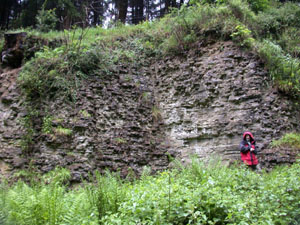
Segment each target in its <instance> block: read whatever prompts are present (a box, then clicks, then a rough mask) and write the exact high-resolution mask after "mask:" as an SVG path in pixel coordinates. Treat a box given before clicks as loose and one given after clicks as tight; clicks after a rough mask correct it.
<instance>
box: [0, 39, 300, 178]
mask: <svg viewBox="0 0 300 225" xmlns="http://www.w3.org/2000/svg"><path fill="white" fill-rule="evenodd" d="M18 71H19V70H14V71H10V72H6V73H2V74H1V75H0V79H1V87H0V124H1V126H0V167H1V168H0V171H1V174H9V173H11V172H13V171H14V169H20V168H27V167H28V166H29V165H31V166H34V168H36V169H37V170H39V171H42V172H47V171H49V170H51V169H53V168H54V167H55V166H63V167H66V168H68V169H70V170H71V173H72V177H73V181H80V179H81V178H86V177H87V176H88V173H89V172H93V171H94V170H100V171H104V170H105V169H109V170H112V171H120V173H121V175H122V176H126V175H128V173H129V172H130V171H131V170H132V171H133V172H135V173H137V174H139V173H141V171H142V169H143V167H144V166H150V167H151V168H152V170H153V171H158V170H162V169H165V168H167V166H168V164H169V159H168V157H169V155H171V156H173V157H175V156H177V157H179V158H180V159H182V160H183V161H188V160H189V157H190V156H191V155H193V154H196V155H198V156H199V157H201V158H209V157H210V156H211V155H212V154H220V155H221V156H222V157H224V158H225V159H226V158H228V159H237V158H239V150H238V145H239V143H240V141H241V136H242V133H243V132H244V131H246V130H247V131H251V132H253V134H254V136H255V137H256V140H257V144H258V146H259V147H260V155H263V153H264V151H265V149H266V148H267V146H268V145H269V143H270V141H271V140H272V139H273V138H279V137H280V135H282V134H283V133H285V132H288V131H293V130H299V124H298V122H299V118H300V117H299V115H300V114H299V110H297V109H296V108H295V107H294V104H293V102H292V101H291V100H289V98H288V97H286V96H284V95H283V94H281V93H278V91H277V90H276V89H273V88H272V87H271V86H269V85H270V82H269V80H268V79H269V76H268V74H267V73H266V71H265V70H264V68H263V65H262V64H261V63H260V62H259V60H258V59H257V57H256V56H254V55H253V54H251V53H246V52H244V51H242V50H240V49H239V48H238V47H237V46H235V45H234V44H233V43H232V42H218V43H215V44H210V45H208V46H201V45H199V46H198V47H197V48H195V49H194V50H192V51H190V53H189V54H187V55H185V56H177V57H169V58H166V59H165V60H163V61H158V62H156V63H153V64H152V65H145V66H144V67H143V68H141V69H139V70H137V69H135V68H119V71H117V72H116V73H115V74H114V75H110V76H105V77H101V78H100V77H91V78H89V79H88V80H85V81H83V82H82V84H81V87H80V89H79V90H78V91H77V101H76V102H73V103H70V102H69V103H66V102H65V101H63V100H62V99H53V101H51V102H48V103H46V107H45V104H44V105H43V107H44V108H47V110H43V113H42V114H41V115H39V116H38V117H37V118H35V121H34V129H35V135H34V136H33V140H34V143H33V144H32V145H33V146H32V149H31V152H29V153H26V154H25V153H24V152H22V150H21V145H20V143H21V141H22V138H24V135H26V132H27V131H26V129H25V128H24V124H22V122H21V121H22V120H23V119H24V118H26V115H27V114H28V112H27V111H26V108H25V107H24V104H23V102H24V98H23V97H22V96H21V94H20V91H19V89H18V86H17V83H16V78H17V75H18ZM45 118H46V119H45ZM46 121H48V122H47V123H46ZM46 125H47V126H46ZM45 126H46V127H45ZM268 154H269V153H268Z"/></svg>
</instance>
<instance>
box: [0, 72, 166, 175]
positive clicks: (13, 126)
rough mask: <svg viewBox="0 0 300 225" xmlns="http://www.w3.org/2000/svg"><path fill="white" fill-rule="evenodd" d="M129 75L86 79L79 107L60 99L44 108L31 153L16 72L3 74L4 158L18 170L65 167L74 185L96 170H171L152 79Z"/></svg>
mask: <svg viewBox="0 0 300 225" xmlns="http://www.w3.org/2000/svg"><path fill="white" fill-rule="evenodd" d="M131 71H133V70H131ZM126 72H128V71H127V69H124V70H123V71H119V74H115V75H112V76H107V77H102V78H101V79H100V78H99V77H94V78H90V79H89V80H86V81H84V82H83V83H82V84H81V88H80V89H79V90H78V93H77V99H78V100H77V101H76V102H74V103H70V102H69V103H66V102H65V101H63V100H61V99H56V100H54V101H53V102H49V105H48V106H47V107H45V106H43V107H45V108H46V109H47V110H46V111H47V114H44V115H41V116H40V117H37V118H35V121H34V124H35V125H34V129H35V130H36V132H37V133H36V134H35V136H34V137H33V139H34V142H35V143H34V144H33V146H32V149H31V150H30V152H29V153H27V155H24V154H22V153H21V148H20V142H21V139H22V135H25V134H26V132H27V131H26V130H25V129H24V128H22V125H21V123H20V121H21V120H22V118H24V117H25V116H26V114H27V112H26V110H25V108H24V107H23V106H22V104H21V100H20V96H19V95H18V93H19V92H18V89H17V88H16V86H15V82H16V74H9V73H7V74H2V75H1V76H2V77H3V83H5V86H3V88H2V89H5V91H3V93H4V94H3V95H2V97H1V107H0V108H1V111H0V114H1V124H2V126H1V130H0V138H1V139H0V140H1V147H0V149H1V154H0V158H2V160H3V161H4V162H5V163H7V164H10V165H12V167H24V166H26V165H28V164H31V165H33V166H34V167H35V168H37V169H38V170H41V171H43V172H47V171H49V170H51V169H53V168H54V167H55V166H63V167H66V168H68V169H70V170H71V172H72V175H73V180H74V181H80V179H81V178H86V177H87V176H88V173H89V172H93V171H95V170H100V171H104V170H106V169H109V170H111V171H120V173H121V175H122V176H126V175H127V174H128V172H129V171H130V170H132V171H133V172H134V173H137V174H139V173H140V172H141V170H142V168H143V166H146V165H147V166H149V167H151V168H152V170H153V171H157V170H162V169H165V168H166V166H167V165H168V155H167V154H166V151H167V148H166V147H165V146H163V143H164V142H163V137H164V135H163V132H162V130H163V126H161V121H159V120H158V119H157V118H155V117H154V116H153V112H152V110H153V107H154V105H155V104H156V103H155V99H154V96H153V94H152V92H151V89H153V88H152V84H151V82H150V79H149V78H147V74H144V72H143V71H139V73H141V74H136V75H135V74H130V75H128V74H125V73H126ZM148 75H149V74H148ZM10 76H11V77H10ZM8 77H10V80H7V78H8ZM5 93H6V94H5ZM42 117H43V118H44V119H43V118H42ZM45 118H48V120H49V121H50V124H49V122H48V125H47V126H48V127H45ZM46 120H47V119H46ZM45 129H46V130H48V132H47V131H45ZM17 134H19V135H17Z"/></svg>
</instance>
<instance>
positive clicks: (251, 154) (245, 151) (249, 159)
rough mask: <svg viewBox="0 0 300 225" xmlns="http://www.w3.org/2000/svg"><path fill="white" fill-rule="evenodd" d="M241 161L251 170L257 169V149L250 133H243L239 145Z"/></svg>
mask: <svg viewBox="0 0 300 225" xmlns="http://www.w3.org/2000/svg"><path fill="white" fill-rule="evenodd" d="M240 151H241V159H242V161H243V162H244V163H245V164H246V165H247V166H249V167H251V168H252V169H259V167H257V166H258V160H257V158H256V155H257V147H256V146H255V140H254V137H253V135H252V134H251V132H245V133H244V134H243V140H242V141H241V144H240Z"/></svg>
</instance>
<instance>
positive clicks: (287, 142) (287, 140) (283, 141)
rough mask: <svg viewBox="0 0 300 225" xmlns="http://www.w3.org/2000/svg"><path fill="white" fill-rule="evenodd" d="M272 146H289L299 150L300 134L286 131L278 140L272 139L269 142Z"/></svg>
mask: <svg viewBox="0 0 300 225" xmlns="http://www.w3.org/2000/svg"><path fill="white" fill-rule="evenodd" d="M271 146H272V147H290V148H295V149H299V150H300V134H299V133H287V134H285V135H284V136H283V137H282V138H280V139H279V140H274V141H272V143H271Z"/></svg>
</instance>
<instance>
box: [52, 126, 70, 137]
mask: <svg viewBox="0 0 300 225" xmlns="http://www.w3.org/2000/svg"><path fill="white" fill-rule="evenodd" d="M54 133H56V134H57V135H62V136H70V135H71V134H72V133H73V131H72V130H71V129H69V128H64V127H61V126H59V127H57V128H54Z"/></svg>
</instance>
